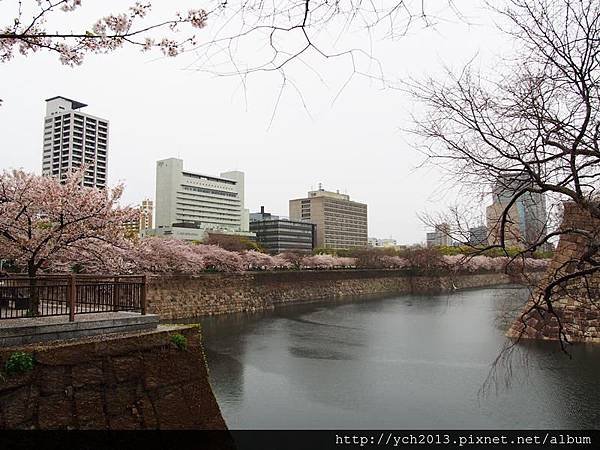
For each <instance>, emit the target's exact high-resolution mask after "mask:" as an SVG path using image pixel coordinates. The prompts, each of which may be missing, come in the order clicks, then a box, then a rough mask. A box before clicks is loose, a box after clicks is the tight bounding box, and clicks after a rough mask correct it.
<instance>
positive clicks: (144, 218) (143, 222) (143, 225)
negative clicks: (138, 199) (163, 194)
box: [140, 198, 154, 231]
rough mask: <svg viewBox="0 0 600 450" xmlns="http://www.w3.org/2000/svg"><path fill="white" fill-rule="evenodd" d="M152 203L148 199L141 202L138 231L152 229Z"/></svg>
mask: <svg viewBox="0 0 600 450" xmlns="http://www.w3.org/2000/svg"><path fill="white" fill-rule="evenodd" d="M153 215H154V202H153V201H152V200H150V199H148V198H147V199H146V200H143V201H142V204H141V205H140V231H142V230H146V229H148V228H152V227H153V225H154V220H153V218H152V217H153Z"/></svg>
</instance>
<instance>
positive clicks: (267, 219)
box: [250, 206, 316, 254]
mask: <svg viewBox="0 0 600 450" xmlns="http://www.w3.org/2000/svg"><path fill="white" fill-rule="evenodd" d="M315 228H316V226H315V224H313V223H310V222H302V221H297V220H290V219H287V218H282V217H279V216H274V215H272V214H270V213H265V208H264V206H261V207H260V212H259V213H252V214H250V231H251V232H253V233H255V234H256V241H257V242H258V243H259V244H260V245H262V246H263V247H264V248H265V250H267V251H268V252H269V253H272V254H278V253H283V252H307V253H308V252H311V251H312V250H313V248H314V246H315Z"/></svg>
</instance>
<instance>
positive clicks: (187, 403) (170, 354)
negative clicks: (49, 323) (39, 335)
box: [0, 325, 226, 430]
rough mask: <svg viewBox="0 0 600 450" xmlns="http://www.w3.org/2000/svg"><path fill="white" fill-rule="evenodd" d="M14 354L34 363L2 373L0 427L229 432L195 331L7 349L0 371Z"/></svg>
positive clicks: (171, 329) (175, 329)
mask: <svg viewBox="0 0 600 450" xmlns="http://www.w3.org/2000/svg"><path fill="white" fill-rule="evenodd" d="M173 333H180V334H183V335H184V336H186V338H187V342H188V348H187V349H186V350H181V349H178V348H177V347H176V346H175V345H174V344H173V343H172V342H171V335H172V334H173ZM15 351H26V352H30V353H31V354H33V355H34V358H35V365H34V368H33V370H31V371H29V372H26V373H22V374H17V375H10V376H9V375H7V374H3V375H2V379H0V429H40V430H51V429H71V430H87V429H96V430H97V429H104V430H143V429H205V430H210V429H226V426H225V422H224V420H223V418H222V416H221V412H220V410H219V406H218V405H217V402H216V400H215V397H214V395H213V393H212V390H211V387H210V384H209V381H208V374H207V369H206V362H205V359H204V354H203V351H202V347H201V343H200V333H199V331H198V328H196V327H189V326H188V327H182V326H176V325H171V326H161V327H159V328H158V329H157V330H156V331H146V332H137V333H133V334H127V335H106V336H98V337H93V338H85V339H81V340H72V341H57V342H55V343H49V344H43V345H33V344H32V345H29V346H26V347H21V348H18V349H17V348H3V349H1V350H0V363H1V364H2V367H4V364H5V362H6V361H7V359H8V358H9V356H10V355H11V354H13V353H14V352H15Z"/></svg>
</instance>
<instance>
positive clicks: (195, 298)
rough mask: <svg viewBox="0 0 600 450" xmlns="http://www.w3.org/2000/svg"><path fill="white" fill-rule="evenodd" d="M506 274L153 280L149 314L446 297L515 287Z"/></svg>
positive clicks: (330, 273) (334, 273) (338, 273)
mask: <svg viewBox="0 0 600 450" xmlns="http://www.w3.org/2000/svg"><path fill="white" fill-rule="evenodd" d="M511 281H513V280H511V278H510V277H509V276H507V275H505V274H502V273H482V274H466V275H452V276H450V275H442V276H440V275H429V276H423V275H411V274H409V273H407V272H406V271H401V270H322V271H282V272H250V273H235V274H230V273H227V274H224V273H207V274H202V275H196V276H160V277H153V278H151V279H149V285H148V310H149V312H152V313H155V314H158V315H159V316H160V317H161V319H183V318H193V317H199V316H205V315H213V314H227V313H235V312H244V311H259V310H267V309H273V308H275V307H277V306H282V305H287V304H296V303H308V302H316V301H323V300H329V299H331V300H335V299H343V298H352V297H366V296H373V295H393V294H409V293H418V294H425V293H440V292H446V291H450V290H452V289H454V288H457V289H464V288H476V287H484V286H492V285H498V284H506V283H510V282H511Z"/></svg>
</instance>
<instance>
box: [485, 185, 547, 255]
mask: <svg viewBox="0 0 600 450" xmlns="http://www.w3.org/2000/svg"><path fill="white" fill-rule="evenodd" d="M530 184H531V182H530V181H528V180H524V179H523V177H520V176H518V175H506V176H503V177H500V178H498V180H497V181H496V183H495V185H494V187H493V190H492V204H491V205H490V206H488V207H487V209H486V216H487V228H488V233H489V237H490V243H491V244H498V243H500V240H501V236H500V233H501V222H502V215H503V213H504V211H505V210H506V208H508V205H509V204H510V202H511V200H512V199H513V197H514V196H515V195H516V194H517V193H518V192H519V191H521V190H522V189H523V188H526V187H527V186H528V185H530ZM546 222H547V214H546V200H545V197H544V195H543V194H540V193H536V192H526V193H524V194H523V195H521V196H520V197H519V198H518V199H517V200H516V201H515V202H514V204H513V205H512V206H511V207H510V208H509V209H508V214H507V220H506V222H505V229H504V240H505V245H506V246H508V247H519V248H525V247H528V246H530V245H531V244H533V243H535V242H538V241H539V239H540V238H541V237H542V236H544V235H545V234H546V230H547V228H546Z"/></svg>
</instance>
